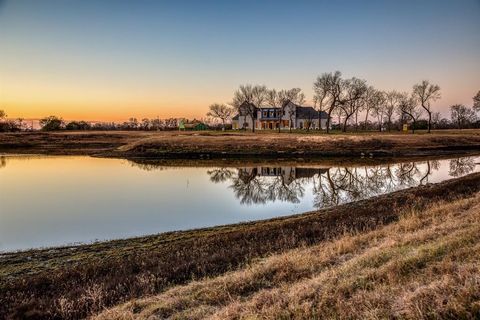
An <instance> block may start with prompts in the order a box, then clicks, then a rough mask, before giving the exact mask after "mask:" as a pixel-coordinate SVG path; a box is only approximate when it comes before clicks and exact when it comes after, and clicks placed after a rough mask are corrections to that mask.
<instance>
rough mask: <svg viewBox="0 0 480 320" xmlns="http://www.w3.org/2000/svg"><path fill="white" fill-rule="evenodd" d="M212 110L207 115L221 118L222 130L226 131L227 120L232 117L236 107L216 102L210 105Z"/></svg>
mask: <svg viewBox="0 0 480 320" xmlns="http://www.w3.org/2000/svg"><path fill="white" fill-rule="evenodd" d="M209 109H210V111H208V113H207V116H209V117H212V118H215V119H220V121H222V130H224V131H225V122H226V121H227V120H228V119H230V118H231V116H232V114H233V112H234V109H233V108H231V107H229V106H227V105H226V104H220V103H214V104H212V105H210V106H209Z"/></svg>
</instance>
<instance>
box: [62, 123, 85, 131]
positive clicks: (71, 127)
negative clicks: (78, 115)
mask: <svg viewBox="0 0 480 320" xmlns="http://www.w3.org/2000/svg"><path fill="white" fill-rule="evenodd" d="M65 129H66V130H89V129H91V125H90V124H89V123H88V122H86V121H71V122H69V123H67V125H66V126H65Z"/></svg>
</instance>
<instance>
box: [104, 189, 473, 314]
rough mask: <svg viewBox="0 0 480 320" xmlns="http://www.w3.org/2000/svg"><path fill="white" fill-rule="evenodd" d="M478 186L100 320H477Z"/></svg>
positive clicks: (140, 301)
mask: <svg viewBox="0 0 480 320" xmlns="http://www.w3.org/2000/svg"><path fill="white" fill-rule="evenodd" d="M479 317H480V193H477V194H476V195H475V196H473V197H472V198H468V199H462V200H456V201H453V202H441V203H437V204H433V205H431V206H430V207H428V208H425V209H417V210H411V211H408V210H407V211H406V212H402V215H401V217H400V219H399V221H398V222H395V223H393V224H390V225H387V226H384V227H380V228H378V229H377V230H374V231H369V232H365V233H351V234H345V235H343V236H341V237H339V238H338V239H335V240H333V241H326V242H324V243H321V244H317V245H313V246H311V247H307V248H301V249H294V250H292V251H288V252H286V253H283V254H277V255H272V256H270V257H268V258H265V259H262V260H260V261H257V262H254V263H252V264H250V265H248V266H247V267H246V268H243V269H241V270H239V271H234V272H229V273H227V274H225V275H222V276H219V277H216V278H211V279H207V280H202V281H194V282H192V283H190V284H188V285H185V286H178V287H174V288H171V289H169V290H167V291H166V292H164V293H162V294H160V295H156V296H153V297H149V298H144V299H138V300H134V301H131V302H129V303H127V304H125V305H122V306H120V307H117V308H114V309H111V310H108V311H106V312H103V313H102V314H101V315H100V316H98V317H96V318H95V319H97V320H103V319H119V320H120V319H153V318H154V319H166V318H173V319H206V318H209V319H253V318H255V319H257V318H260V319H324V318H329V319H347V318H348V319H391V318H404V319H447V318H448V319H478V318H479Z"/></svg>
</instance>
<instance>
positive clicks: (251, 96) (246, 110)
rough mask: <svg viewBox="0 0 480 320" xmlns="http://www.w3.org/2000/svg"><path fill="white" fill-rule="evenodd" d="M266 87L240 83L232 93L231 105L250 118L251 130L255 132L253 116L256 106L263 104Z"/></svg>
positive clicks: (254, 115)
mask: <svg viewBox="0 0 480 320" xmlns="http://www.w3.org/2000/svg"><path fill="white" fill-rule="evenodd" d="M266 93H267V87H266V86H264V85H255V86H252V85H251V84H247V85H241V86H240V87H239V88H238V90H236V91H235V92H234V94H233V101H232V106H233V107H234V108H235V109H237V112H238V113H239V114H243V115H247V116H249V117H250V119H251V120H252V132H255V117H256V113H257V108H260V107H262V106H263V105H264V103H265V100H266Z"/></svg>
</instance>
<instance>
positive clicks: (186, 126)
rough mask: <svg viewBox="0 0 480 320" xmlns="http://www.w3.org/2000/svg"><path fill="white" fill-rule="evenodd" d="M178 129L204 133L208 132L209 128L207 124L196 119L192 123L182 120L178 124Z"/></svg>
mask: <svg viewBox="0 0 480 320" xmlns="http://www.w3.org/2000/svg"><path fill="white" fill-rule="evenodd" d="M178 129H179V130H187V131H202V130H207V129H208V126H207V125H206V124H205V123H203V122H201V121H198V120H195V119H194V120H193V121H191V122H187V121H184V120H180V121H179V122H178Z"/></svg>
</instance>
